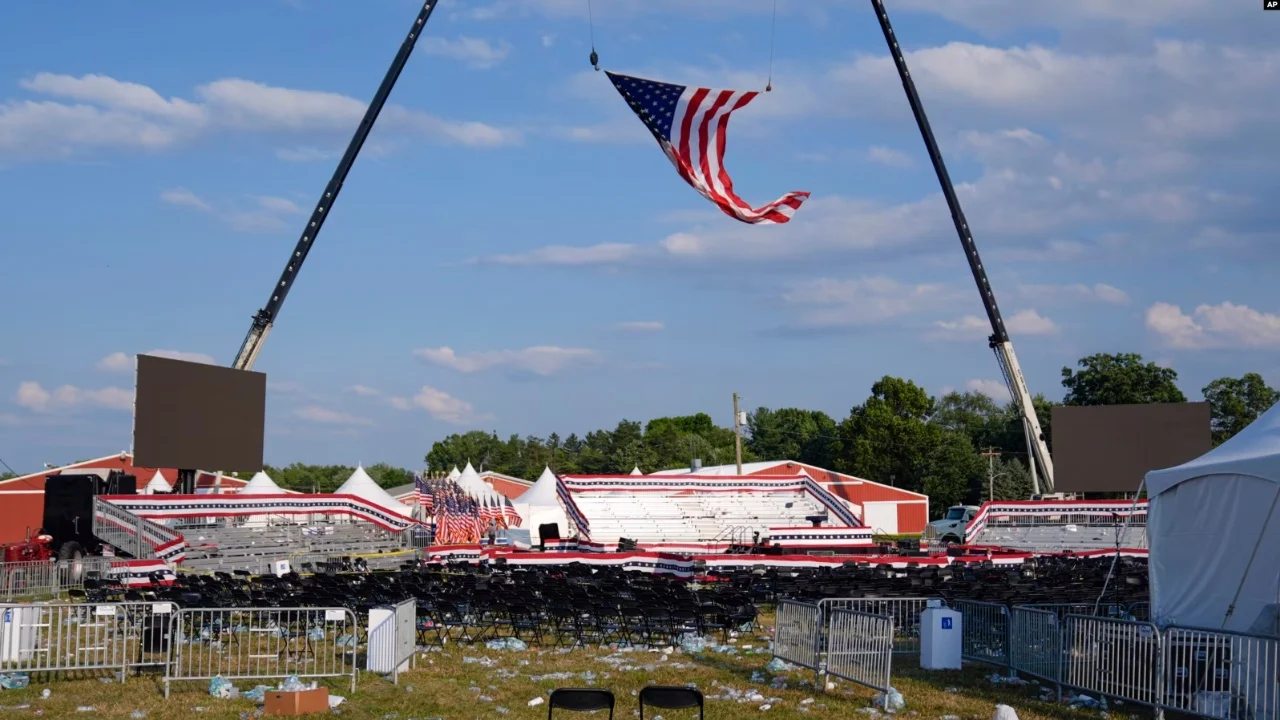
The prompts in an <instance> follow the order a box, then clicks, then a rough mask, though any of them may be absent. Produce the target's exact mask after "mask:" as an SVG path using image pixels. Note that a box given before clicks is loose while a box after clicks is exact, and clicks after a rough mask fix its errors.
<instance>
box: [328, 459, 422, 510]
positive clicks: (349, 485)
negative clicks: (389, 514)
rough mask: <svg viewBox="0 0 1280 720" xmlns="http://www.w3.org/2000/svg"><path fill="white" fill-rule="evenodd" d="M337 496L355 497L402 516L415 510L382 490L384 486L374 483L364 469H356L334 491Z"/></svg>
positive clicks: (361, 467)
mask: <svg viewBox="0 0 1280 720" xmlns="http://www.w3.org/2000/svg"><path fill="white" fill-rule="evenodd" d="M334 494H335V495H355V496H356V497H358V498H360V499H361V500H365V501H367V502H370V503H373V504H374V505H378V506H380V507H383V508H385V509H387V510H394V511H395V512H397V513H399V514H401V515H409V514H411V513H412V512H413V508H411V507H409V506H408V505H405V504H404V503H402V502H400V501H399V500H396V499H395V498H393V497H391V493H389V492H387V491H386V490H383V489H382V486H380V485H378V483H376V482H374V481H373V478H371V477H369V473H367V472H365V471H364V467H363V466H360V467H357V468H356V471H355V472H353V473H351V477H349V478H347V481H346V482H344V483H342V485H341V486H340V487H339V488H338V489H337V490H334Z"/></svg>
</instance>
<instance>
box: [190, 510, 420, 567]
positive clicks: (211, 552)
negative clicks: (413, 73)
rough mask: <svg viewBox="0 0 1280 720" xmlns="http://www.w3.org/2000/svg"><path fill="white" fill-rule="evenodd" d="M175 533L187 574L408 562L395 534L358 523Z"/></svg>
mask: <svg viewBox="0 0 1280 720" xmlns="http://www.w3.org/2000/svg"><path fill="white" fill-rule="evenodd" d="M178 529H179V530H180V531H181V532H182V533H183V534H184V535H185V536H186V538H187V544H188V547H187V555H186V559H185V561H184V562H183V563H182V566H183V567H184V568H186V569H188V570H196V571H222V572H233V571H236V570H243V571H247V572H251V573H268V572H270V571H271V566H272V563H273V562H275V561H277V560H289V562H290V566H291V567H292V569H294V570H299V571H303V570H310V569H320V567H321V565H322V564H325V563H343V559H344V558H345V559H346V563H345V564H347V565H353V564H354V563H355V560H356V559H357V558H359V559H362V560H363V561H364V564H365V565H366V566H367V567H368V568H369V569H371V570H377V569H394V568H397V567H399V566H400V564H401V563H403V562H406V561H410V560H412V559H413V553H412V551H411V550H409V549H407V548H405V547H403V542H402V540H401V538H400V536H399V535H396V534H391V533H388V532H386V531H384V530H381V529H379V528H377V527H375V526H372V525H369V524H365V523H358V522H340V523H323V524H310V525H266V526H260V527H252V526H238V527H237V526H235V525H226V524H222V523H220V524H218V525H207V526H200V527H187V528H178ZM304 564H305V565H307V566H309V567H307V568H304V567H303V565H304Z"/></svg>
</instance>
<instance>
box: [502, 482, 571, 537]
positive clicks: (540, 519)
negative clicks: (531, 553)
mask: <svg viewBox="0 0 1280 720" xmlns="http://www.w3.org/2000/svg"><path fill="white" fill-rule="evenodd" d="M557 482H558V480H557V479H556V474H555V473H553V472H551V468H550V467H544V468H543V469H542V474H541V475H539V476H538V481H537V482H535V483H534V484H533V486H532V487H530V488H529V489H528V490H525V491H524V492H523V493H521V494H520V497H518V498H516V499H515V500H514V501H512V504H513V506H514V507H515V509H516V512H517V513H519V515H520V517H521V518H522V519H523V520H524V524H525V527H527V528H528V529H529V542H530V543H533V544H535V545H536V544H538V543H540V542H542V535H541V533H540V532H539V530H540V527H539V526H541V525H548V524H552V523H554V524H555V525H556V527H557V528H558V529H559V533H560V537H568V532H569V517H568V515H566V514H565V512H564V508H563V507H561V506H560V497H559V494H558V493H557V492H556V483H557Z"/></svg>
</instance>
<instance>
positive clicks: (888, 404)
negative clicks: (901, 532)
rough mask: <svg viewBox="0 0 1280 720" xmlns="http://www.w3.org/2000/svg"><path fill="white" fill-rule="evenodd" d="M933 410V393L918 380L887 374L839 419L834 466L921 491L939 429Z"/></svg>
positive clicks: (837, 468)
mask: <svg viewBox="0 0 1280 720" xmlns="http://www.w3.org/2000/svg"><path fill="white" fill-rule="evenodd" d="M933 410H934V400H933V398H932V397H930V396H929V394H928V393H926V392H925V391H924V389H922V388H921V387H920V386H919V385H916V384H915V383H914V382H912V381H910V380H903V379H902V378H895V377H890V376H887V375H886V376H885V377H883V378H881V379H880V380H879V381H877V382H876V383H875V384H874V385H872V386H871V396H870V397H868V398H867V399H866V401H865V402H863V403H862V404H861V405H857V406H855V407H854V408H853V409H852V410H851V411H850V412H849V417H847V418H845V420H844V421H843V422H841V423H840V428H839V434H840V439H841V452H840V456H839V457H838V458H837V461H836V467H835V468H834V469H836V470H839V471H841V472H846V473H849V474H851V475H857V476H859V477H864V478H867V479H868V480H874V481H876V482H881V483H886V484H892V485H896V486H898V487H902V488H905V489H907V490H912V491H915V492H922V491H923V489H924V477H925V476H924V473H925V457H926V455H927V454H928V452H929V449H930V443H931V442H933V441H936V440H937V439H938V436H937V434H936V433H937V432H941V431H942V428H940V427H937V426H933V425H930V424H929V423H928V422H927V421H928V419H929V416H930V415H931V414H932V413H933ZM966 440H967V439H966Z"/></svg>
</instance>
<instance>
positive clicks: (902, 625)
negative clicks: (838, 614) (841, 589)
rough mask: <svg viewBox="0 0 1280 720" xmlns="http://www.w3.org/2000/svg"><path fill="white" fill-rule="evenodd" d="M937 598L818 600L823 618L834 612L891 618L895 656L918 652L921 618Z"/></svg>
mask: <svg viewBox="0 0 1280 720" xmlns="http://www.w3.org/2000/svg"><path fill="white" fill-rule="evenodd" d="M938 599H940V598H927V597H905V598H826V599H824V600H819V601H818V607H820V608H822V611H823V617H824V618H826V617H830V613H831V612H832V611H833V610H836V609H840V610H856V611H858V612H864V613H871V614H872V615H888V616H889V617H891V618H893V627H894V633H895V634H894V640H893V643H894V645H893V651H894V652H896V653H914V654H918V653H919V652H920V615H921V614H922V613H923V612H924V611H925V608H927V607H928V606H929V601H930V600H938Z"/></svg>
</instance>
